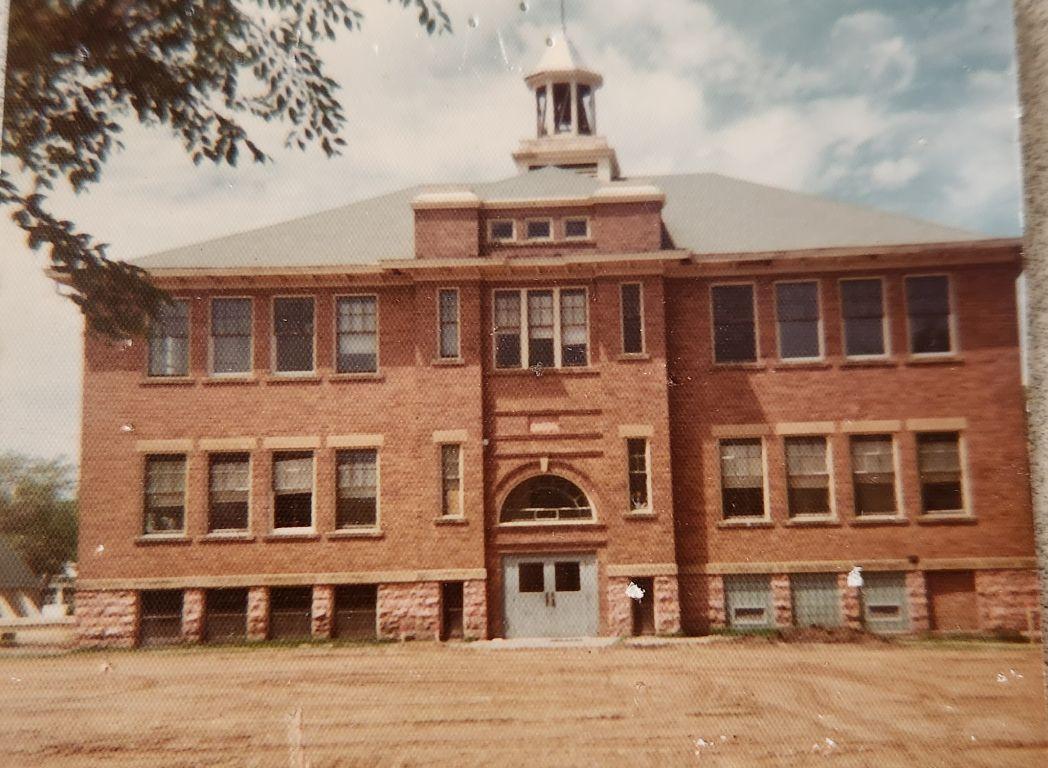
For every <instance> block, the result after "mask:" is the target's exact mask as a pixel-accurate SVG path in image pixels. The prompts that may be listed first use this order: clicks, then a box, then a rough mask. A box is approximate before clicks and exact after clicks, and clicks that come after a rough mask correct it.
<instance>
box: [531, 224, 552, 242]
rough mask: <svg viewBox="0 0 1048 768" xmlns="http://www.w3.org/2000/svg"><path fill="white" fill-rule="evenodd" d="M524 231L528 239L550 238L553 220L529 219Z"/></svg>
mask: <svg viewBox="0 0 1048 768" xmlns="http://www.w3.org/2000/svg"><path fill="white" fill-rule="evenodd" d="M526 231H527V235H528V240H552V239H553V222H551V221H550V220H549V219H531V220H530V221H528V224H527V230H526Z"/></svg>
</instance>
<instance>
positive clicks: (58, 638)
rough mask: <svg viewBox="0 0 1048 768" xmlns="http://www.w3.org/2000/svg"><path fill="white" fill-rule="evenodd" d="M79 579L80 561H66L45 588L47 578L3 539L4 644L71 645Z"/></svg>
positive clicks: (0, 623) (0, 617)
mask: <svg viewBox="0 0 1048 768" xmlns="http://www.w3.org/2000/svg"><path fill="white" fill-rule="evenodd" d="M75 583H76V564H75V563H66V565H65V566H63V568H62V573H61V574H59V575H57V576H55V577H54V578H53V579H51V581H50V582H49V583H48V585H47V587H46V589H45V587H44V583H43V580H42V579H40V578H38V577H37V576H35V575H34V574H33V572H32V571H31V570H30V569H29V566H28V565H26V562H25V560H23V559H22V558H21V556H19V554H18V553H17V552H16V551H15V550H14V549H13V548H12V547H11V545H10V544H8V543H7V542H6V541H4V540H3V539H0V644H5V645H10V644H14V645H46V646H64V645H69V644H70V643H71V642H72V639H73V626H74V619H73V617H72V615H71V614H72V596H73V588H74V584H75Z"/></svg>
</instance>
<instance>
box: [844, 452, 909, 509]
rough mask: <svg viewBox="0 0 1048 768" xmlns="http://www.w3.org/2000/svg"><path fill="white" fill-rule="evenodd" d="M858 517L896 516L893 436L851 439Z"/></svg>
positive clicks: (853, 479)
mask: <svg viewBox="0 0 1048 768" xmlns="http://www.w3.org/2000/svg"><path fill="white" fill-rule="evenodd" d="M851 460H852V481H853V483H852V485H853V488H854V489H855V514H856V515H857V516H859V517H862V516H864V515H894V514H896V513H897V511H898V502H897V500H896V494H895V441H894V440H893V439H892V436H891V435H861V436H860V435H857V436H855V437H852V439H851Z"/></svg>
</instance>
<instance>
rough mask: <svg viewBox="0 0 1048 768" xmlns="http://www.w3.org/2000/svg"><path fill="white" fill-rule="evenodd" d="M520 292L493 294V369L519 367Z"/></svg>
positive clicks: (497, 292)
mask: <svg viewBox="0 0 1048 768" xmlns="http://www.w3.org/2000/svg"><path fill="white" fill-rule="evenodd" d="M520 351H521V350H520V292H519V291H496V292H495V367H496V368H519V367H520Z"/></svg>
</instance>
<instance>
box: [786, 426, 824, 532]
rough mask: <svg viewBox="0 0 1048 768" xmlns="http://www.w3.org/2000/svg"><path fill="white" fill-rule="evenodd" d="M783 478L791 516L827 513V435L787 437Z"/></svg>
mask: <svg viewBox="0 0 1048 768" xmlns="http://www.w3.org/2000/svg"><path fill="white" fill-rule="evenodd" d="M786 480H787V489H788V497H789V499H788V502H789V512H790V515H791V516H793V515H828V514H829V513H830V477H829V470H828V467H827V461H826V438H824V437H788V438H786Z"/></svg>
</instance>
